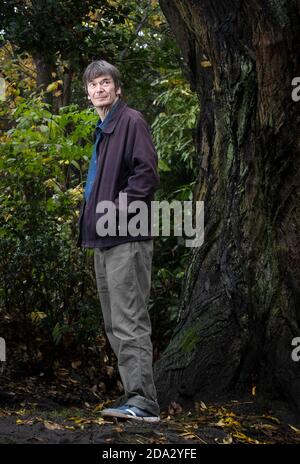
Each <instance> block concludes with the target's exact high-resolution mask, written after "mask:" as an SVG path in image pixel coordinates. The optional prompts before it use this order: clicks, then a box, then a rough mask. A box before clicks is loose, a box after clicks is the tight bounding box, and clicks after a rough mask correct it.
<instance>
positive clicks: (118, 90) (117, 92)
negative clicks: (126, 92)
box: [116, 87, 121, 95]
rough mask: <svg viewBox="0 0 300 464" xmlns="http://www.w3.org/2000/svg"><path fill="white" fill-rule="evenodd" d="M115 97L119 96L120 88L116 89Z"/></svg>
mask: <svg viewBox="0 0 300 464" xmlns="http://www.w3.org/2000/svg"><path fill="white" fill-rule="evenodd" d="M116 95H121V89H120V87H119V88H118V89H117V91H116Z"/></svg>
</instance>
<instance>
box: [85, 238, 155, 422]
mask: <svg viewBox="0 0 300 464" xmlns="http://www.w3.org/2000/svg"><path fill="white" fill-rule="evenodd" d="M152 255H153V240H152V239H149V240H140V241H132V242H127V243H122V244H120V245H116V246H114V247H112V248H109V249H104V250H102V249H100V248H95V250H94V264H95V274H96V280H97V289H98V293H99V298H100V304H101V309H102V314H103V319H104V324H105V330H106V334H107V337H108V339H109V342H110V344H111V347H112V349H113V351H114V353H115V355H116V357H117V360H118V368H119V373H120V377H121V380H122V383H123V386H124V393H125V394H124V401H123V404H124V403H126V404H132V405H134V406H138V407H140V408H142V409H145V410H147V411H149V412H150V413H151V414H154V415H158V414H159V406H158V403H157V395H156V389H155V386H154V380H153V367H152V359H153V354H152V342H151V322H150V317H149V313H148V309H147V304H148V300H149V295H150V288H151V264H152Z"/></svg>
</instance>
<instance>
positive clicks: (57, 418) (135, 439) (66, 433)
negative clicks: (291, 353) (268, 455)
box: [0, 378, 300, 445]
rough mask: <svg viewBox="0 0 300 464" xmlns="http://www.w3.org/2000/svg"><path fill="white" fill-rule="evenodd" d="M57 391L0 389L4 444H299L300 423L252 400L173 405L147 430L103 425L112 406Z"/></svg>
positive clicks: (283, 410)
mask: <svg viewBox="0 0 300 464" xmlns="http://www.w3.org/2000/svg"><path fill="white" fill-rule="evenodd" d="M55 388H56V389H55V390H53V386H51V385H50V386H49V385H43V384H42V383H39V382H38V379H35V378H30V379H29V380H27V381H26V382H23V383H14V384H13V383H10V384H6V385H2V386H1V385H0V444H15V443H18V444H19V443H23V444H55V443H61V444H67V443H68V444H71V443H72V444H73V443H86V444H88V443H94V444H106V445H107V444H183V445H184V444H186V445H191V444H241V443H242V444H245V443H247V444H261V443H265V444H300V417H298V416H297V415H296V414H294V413H293V412H291V411H290V410H289V409H288V408H287V407H286V405H284V404H282V403H277V404H276V405H275V403H273V404H272V405H271V406H270V405H264V404H262V403H261V402H259V401H258V400H257V399H256V398H255V397H253V396H250V395H249V397H245V398H243V399H241V398H230V399H226V401H225V400H218V401H217V402H205V401H197V402H195V403H193V404H191V405H190V406H189V407H187V406H183V405H180V404H178V403H175V402H171V403H170V405H169V406H168V408H167V409H166V410H165V411H162V413H161V422H160V423H159V424H157V425H152V424H151V425H149V424H147V423H141V422H136V421H122V420H116V419H112V420H104V419H103V418H102V417H101V414H100V411H101V409H102V408H103V407H106V406H108V405H109V404H111V402H110V401H108V400H106V401H101V400H100V399H98V398H96V397H95V396H93V395H85V397H83V395H82V391H81V392H80V395H76V391H75V390H74V391H73V392H71V393H70V392H69V391H64V389H63V388H62V391H59V388H58V387H57V386H56V387H55Z"/></svg>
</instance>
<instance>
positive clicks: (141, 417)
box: [101, 404, 160, 424]
mask: <svg viewBox="0 0 300 464" xmlns="http://www.w3.org/2000/svg"><path fill="white" fill-rule="evenodd" d="M101 416H103V417H118V418H120V419H132V420H137V421H143V422H151V423H152V424H158V422H159V421H160V417H159V416H153V414H151V413H149V412H148V411H145V410H144V409H140V408H138V407H137V406H133V405H132V404H124V405H123V406H119V407H118V408H106V409H103V411H101Z"/></svg>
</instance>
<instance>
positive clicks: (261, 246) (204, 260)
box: [155, 0, 300, 409]
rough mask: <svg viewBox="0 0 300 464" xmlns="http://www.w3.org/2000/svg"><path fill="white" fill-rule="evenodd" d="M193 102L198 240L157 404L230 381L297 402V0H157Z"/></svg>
mask: <svg viewBox="0 0 300 464" xmlns="http://www.w3.org/2000/svg"><path fill="white" fill-rule="evenodd" d="M160 5H161V8H162V10H163V12H164V14H165V16H166V18H167V20H168V22H169V23H170V25H171V28H172V29H173V32H174V35H175V37H176V38H177V40H178V43H179V45H180V47H181V49H182V52H183V55H184V58H185V61H186V64H187V68H188V77H189V79H190V82H191V85H192V88H193V89H194V90H196V91H197V93H198V94H199V97H200V102H201V116H200V120H199V124H198V128H197V150H198V159H199V177H198V182H197V189H196V191H195V200H204V202H205V239H204V244H203V245H202V246H201V247H200V248H198V249H194V250H193V252H192V256H191V260H190V264H189V266H188V269H187V273H186V278H185V283H184V289H183V294H182V304H181V311H180V318H179V323H178V326H177V328H176V330H175V333H174V335H173V338H172V340H171V342H170V344H169V346H168V348H167V350H166V351H165V353H163V355H162V357H161V359H160V360H159V361H158V363H157V364H156V369H155V371H156V384H157V389H158V395H159V400H160V402H161V404H162V405H166V404H167V403H168V402H169V401H173V400H174V399H175V400H177V401H180V400H183V399H184V398H192V399H196V398H203V397H208V396H209V395H214V394H219V393H221V392H225V391H231V390H233V389H235V388H238V389H241V390H242V391H245V392H251V387H252V386H254V385H257V393H263V394H267V393H268V394H271V395H274V394H275V395H277V397H278V398H284V399H285V400H289V401H290V402H292V403H293V404H294V405H296V406H297V407H298V408H299V409H300V363H297V362H295V361H293V360H292V357H291V352H292V349H293V347H292V345H291V343H292V339H293V338H294V337H296V336H300V204H299V197H300V192H299V186H300V170H299V168H300V166H299V165H300V158H299V131H298V130H297V128H299V123H300V118H299V109H300V102H299V103H296V102H294V101H293V100H292V98H291V92H292V86H291V81H292V79H293V77H295V76H300V68H299V51H300V48H299V37H300V30H299V25H300V7H299V2H297V1H296V0H289V1H288V2H286V1H285V0H277V1H276V2H275V1H271V0H245V1H243V0H198V1H195V0H160Z"/></svg>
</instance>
